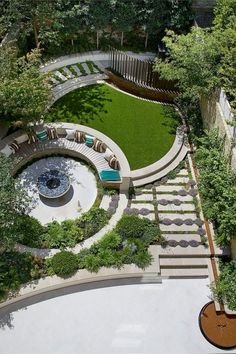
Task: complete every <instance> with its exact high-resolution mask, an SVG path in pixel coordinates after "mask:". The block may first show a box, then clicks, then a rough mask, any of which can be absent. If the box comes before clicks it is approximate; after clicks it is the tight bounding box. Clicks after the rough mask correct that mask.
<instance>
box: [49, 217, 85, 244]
mask: <svg viewBox="0 0 236 354" xmlns="http://www.w3.org/2000/svg"><path fill="white" fill-rule="evenodd" d="M82 240H83V234H82V231H81V229H80V228H79V227H78V226H77V224H76V222H75V221H74V220H65V221H63V222H62V223H59V222H57V221H53V222H52V223H50V224H48V227H47V232H46V233H45V234H44V235H43V241H44V242H43V244H44V247H55V248H65V247H74V246H75V245H76V244H77V243H78V242H79V241H82Z"/></svg>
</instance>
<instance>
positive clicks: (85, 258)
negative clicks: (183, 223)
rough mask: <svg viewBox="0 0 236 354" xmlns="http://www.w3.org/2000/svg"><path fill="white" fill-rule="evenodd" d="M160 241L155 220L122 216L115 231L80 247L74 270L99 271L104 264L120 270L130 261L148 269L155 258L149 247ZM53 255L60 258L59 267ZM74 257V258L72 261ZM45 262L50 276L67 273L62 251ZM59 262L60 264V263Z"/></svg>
mask: <svg viewBox="0 0 236 354" xmlns="http://www.w3.org/2000/svg"><path fill="white" fill-rule="evenodd" d="M157 241H158V242H159V243H162V242H163V237H162V236H161V233H160V230H159V227H158V226H157V224H156V223H155V222H153V221H150V220H149V219H146V218H142V219H141V218H139V217H138V216H134V215H126V216H123V217H122V218H121V219H120V221H119V222H118V224H117V226H116V228H115V229H114V230H112V231H110V232H108V233H107V234H106V235H104V236H103V238H102V239H101V240H99V241H98V242H96V243H94V244H93V245H92V246H91V247H90V248H89V249H83V250H81V251H80V252H79V253H78V254H77V256H76V257H74V259H73V265H74V268H73V269H74V272H75V271H76V270H78V269H87V270H88V271H90V272H98V270H99V269H100V268H101V267H113V268H118V269H120V268H121V267H122V266H123V265H125V264H131V263H134V264H136V265H137V266H138V267H140V268H146V267H147V266H148V265H149V264H150V263H151V261H152V257H151V255H150V254H149V252H148V246H149V245H150V244H151V243H153V242H157ZM60 254H61V256H60ZM54 257H56V261H57V262H56V267H55V263H54ZM71 260H72V257H71V259H70V261H69V263H70V262H71ZM46 262H47V268H48V274H49V275H52V274H57V275H60V276H64V275H65V274H62V272H61V271H60V269H64V267H66V265H64V262H65V260H64V254H62V252H61V253H59V254H57V255H55V256H53V257H52V258H49V259H48V260H47V261H46ZM58 263H61V266H60V265H58ZM58 269H59V271H58Z"/></svg>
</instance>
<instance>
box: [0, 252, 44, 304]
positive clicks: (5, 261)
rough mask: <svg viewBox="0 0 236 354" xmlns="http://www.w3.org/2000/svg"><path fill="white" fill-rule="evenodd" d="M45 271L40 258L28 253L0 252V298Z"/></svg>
mask: <svg viewBox="0 0 236 354" xmlns="http://www.w3.org/2000/svg"><path fill="white" fill-rule="evenodd" d="M44 272H45V270H44V263H43V260H42V258H40V257H33V256H32V255H31V254H30V253H18V252H16V251H8V252H4V253H1V254H0V298H1V297H4V296H6V295H7V293H8V292H9V291H13V292H14V291H17V290H18V289H19V288H20V286H21V285H22V284H25V283H27V282H29V281H30V280H32V279H37V278H39V277H40V276H41V275H43V274H44Z"/></svg>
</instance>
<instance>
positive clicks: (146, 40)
mask: <svg viewBox="0 0 236 354" xmlns="http://www.w3.org/2000/svg"><path fill="white" fill-rule="evenodd" d="M147 44H148V33H146V36H145V49H147Z"/></svg>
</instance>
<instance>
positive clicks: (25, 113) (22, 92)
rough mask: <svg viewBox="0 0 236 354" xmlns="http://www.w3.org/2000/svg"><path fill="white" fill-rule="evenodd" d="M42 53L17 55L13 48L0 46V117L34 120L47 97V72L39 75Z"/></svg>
mask: <svg viewBox="0 0 236 354" xmlns="http://www.w3.org/2000/svg"><path fill="white" fill-rule="evenodd" d="M40 58H41V53H40V51H39V50H38V49H35V50H32V51H31V52H30V53H28V54H27V55H26V56H23V57H20V58H18V57H17V50H16V49H15V48H13V47H8V46H3V47H1V48H0V59H1V61H0V116H1V118H0V119H3V120H6V121H9V122H10V123H14V122H16V121H21V122H22V123H23V124H27V123H28V122H31V121H37V120H38V119H40V118H41V116H42V114H43V113H44V112H45V110H46V108H47V106H48V103H49V100H50V88H49V85H48V74H40V73H39V71H38V67H39V64H40Z"/></svg>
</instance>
